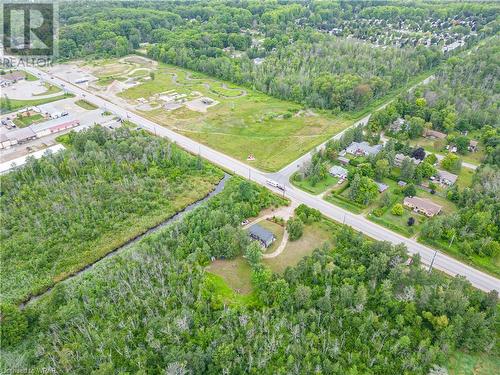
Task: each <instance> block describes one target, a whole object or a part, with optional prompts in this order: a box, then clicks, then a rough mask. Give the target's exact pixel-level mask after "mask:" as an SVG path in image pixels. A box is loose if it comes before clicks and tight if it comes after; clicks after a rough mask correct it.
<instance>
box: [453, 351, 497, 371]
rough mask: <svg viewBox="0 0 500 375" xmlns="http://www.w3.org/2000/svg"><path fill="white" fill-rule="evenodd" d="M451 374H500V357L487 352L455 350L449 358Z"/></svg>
mask: <svg viewBox="0 0 500 375" xmlns="http://www.w3.org/2000/svg"><path fill="white" fill-rule="evenodd" d="M446 367H447V368H448V371H449V374H450V375H491V374H500V357H498V356H495V355H487V354H468V353H464V352H454V353H453V354H452V355H451V356H450V357H449V358H448V364H447V366H446Z"/></svg>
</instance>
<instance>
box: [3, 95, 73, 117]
mask: <svg viewBox="0 0 500 375" xmlns="http://www.w3.org/2000/svg"><path fill="white" fill-rule="evenodd" d="M73 96H74V95H73V94H69V93H68V94H62V95H58V96H52V97H50V98H44V99H31V100H16V99H10V109H4V110H2V113H9V112H14V111H17V110H18V109H21V108H25V107H30V106H37V105H41V104H45V103H51V102H55V101H58V100H61V99H67V98H72V97H73ZM3 101H4V99H3V98H2V102H3Z"/></svg>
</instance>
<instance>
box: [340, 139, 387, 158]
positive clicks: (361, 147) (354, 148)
mask: <svg viewBox="0 0 500 375" xmlns="http://www.w3.org/2000/svg"><path fill="white" fill-rule="evenodd" d="M381 149H382V145H375V146H370V144H369V143H368V142H352V143H351V144H350V145H349V146H348V147H347V148H346V151H347V152H348V153H350V154H355V153H357V152H358V151H362V152H363V153H365V154H368V155H377V154H378V153H379V152H380V150H381Z"/></svg>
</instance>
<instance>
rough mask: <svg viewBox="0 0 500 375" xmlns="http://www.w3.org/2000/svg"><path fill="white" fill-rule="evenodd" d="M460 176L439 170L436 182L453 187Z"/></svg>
mask: <svg viewBox="0 0 500 375" xmlns="http://www.w3.org/2000/svg"><path fill="white" fill-rule="evenodd" d="M457 178H458V176H457V175H456V174H453V173H450V172H448V171H442V170H438V173H437V175H436V177H435V180H436V181H437V182H439V183H440V184H441V185H446V186H452V185H454V184H455V182H457Z"/></svg>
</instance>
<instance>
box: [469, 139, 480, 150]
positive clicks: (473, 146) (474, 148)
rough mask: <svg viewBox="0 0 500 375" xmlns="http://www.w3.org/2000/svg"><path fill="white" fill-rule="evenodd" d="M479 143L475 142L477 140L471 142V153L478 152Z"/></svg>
mask: <svg viewBox="0 0 500 375" xmlns="http://www.w3.org/2000/svg"><path fill="white" fill-rule="evenodd" d="M478 144H479V142H478V141H475V140H471V141H470V142H469V151H470V152H476V151H477V146H478Z"/></svg>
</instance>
